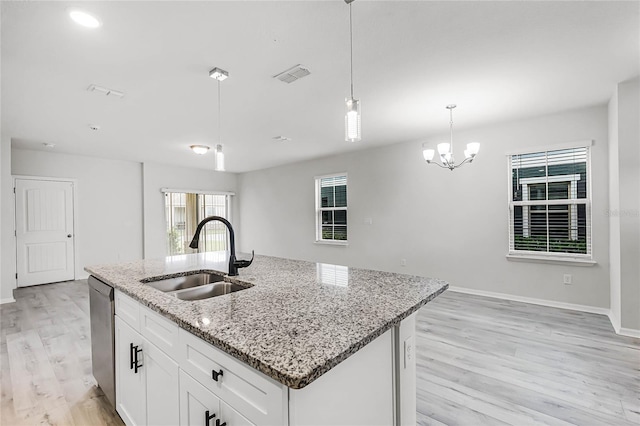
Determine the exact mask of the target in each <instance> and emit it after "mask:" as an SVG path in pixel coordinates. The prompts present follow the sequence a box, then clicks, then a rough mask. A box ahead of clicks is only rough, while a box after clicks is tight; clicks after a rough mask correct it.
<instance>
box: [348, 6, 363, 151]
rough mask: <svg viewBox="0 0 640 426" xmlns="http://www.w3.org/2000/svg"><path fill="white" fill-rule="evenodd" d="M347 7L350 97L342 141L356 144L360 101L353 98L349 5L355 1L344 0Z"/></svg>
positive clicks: (351, 32) (360, 136)
mask: <svg viewBox="0 0 640 426" xmlns="http://www.w3.org/2000/svg"><path fill="white" fill-rule="evenodd" d="M344 1H345V3H347V4H348V5H349V57H350V69H351V96H350V97H348V98H347V99H346V101H345V107H346V112H345V116H344V134H345V135H344V139H345V140H346V141H347V142H358V141H359V140H361V139H362V130H361V127H360V101H359V100H357V99H355V98H354V97H353V24H352V21H351V3H353V2H354V1H355V0H344Z"/></svg>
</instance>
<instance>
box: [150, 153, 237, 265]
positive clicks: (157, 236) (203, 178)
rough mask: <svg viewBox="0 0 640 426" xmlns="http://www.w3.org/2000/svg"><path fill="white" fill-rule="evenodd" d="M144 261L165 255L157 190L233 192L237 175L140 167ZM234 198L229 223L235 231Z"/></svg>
mask: <svg viewBox="0 0 640 426" xmlns="http://www.w3.org/2000/svg"><path fill="white" fill-rule="evenodd" d="M142 169H143V185H144V189H143V196H144V212H145V214H144V257H145V258H146V259H150V258H156V257H164V256H166V254H167V237H166V233H167V225H166V222H165V217H164V208H165V207H164V205H165V204H164V203H165V200H164V196H163V194H162V193H161V192H160V189H161V188H171V189H183V190H201V191H225V192H236V189H237V188H236V187H237V175H236V174H234V173H221V172H215V171H212V170H204V169H195V168H185V167H176V166H168V165H164V164H154V163H144V164H143V166H142ZM237 206H238V197H233V201H232V204H231V216H232V217H231V222H232V224H233V225H234V229H237V228H238V227H237V226H236V222H238V219H237V217H238V215H237V213H236V212H237Z"/></svg>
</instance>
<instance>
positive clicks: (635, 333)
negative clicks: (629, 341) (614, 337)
mask: <svg viewBox="0 0 640 426" xmlns="http://www.w3.org/2000/svg"><path fill="white" fill-rule="evenodd" d="M616 333H618V334H619V335H621V336H627V337H635V338H636V339H640V330H635V329H633V328H624V327H621V328H620V331H616Z"/></svg>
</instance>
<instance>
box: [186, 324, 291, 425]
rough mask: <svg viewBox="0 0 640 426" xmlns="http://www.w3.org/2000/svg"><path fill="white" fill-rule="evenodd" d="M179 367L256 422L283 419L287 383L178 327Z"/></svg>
mask: <svg viewBox="0 0 640 426" xmlns="http://www.w3.org/2000/svg"><path fill="white" fill-rule="evenodd" d="M178 335H179V338H180V344H179V346H180V350H179V358H178V359H179V361H178V362H179V364H180V369H181V370H183V371H186V372H187V373H189V374H190V375H191V377H192V378H194V379H196V380H197V381H198V382H199V383H200V384H202V385H203V386H204V387H205V388H206V389H208V390H209V391H210V392H212V393H213V394H215V395H217V396H218V397H219V398H220V400H222V401H224V402H225V403H227V404H229V405H230V406H232V407H233V408H235V409H236V410H238V411H240V412H241V413H242V414H243V415H244V417H246V418H248V419H250V420H251V421H252V422H253V423H255V424H259V425H281V424H285V422H286V410H287V407H286V403H287V387H286V386H284V385H282V384H281V383H278V382H276V381H275V380H273V379H271V378H270V377H267V376H265V375H264V374H262V373H260V372H258V371H257V370H255V369H253V368H251V367H249V366H248V365H246V364H244V363H242V362H240V361H238V360H237V359H235V358H233V357H231V356H230V355H228V354H226V353H224V352H222V351H221V350H220V349H218V348H216V347H214V346H212V345H210V344H209V343H207V342H205V341H204V340H202V339H200V338H198V337H196V336H194V335H193V334H191V333H189V332H188V331H185V330H182V329H180V331H179V333H178Z"/></svg>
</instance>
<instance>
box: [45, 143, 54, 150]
mask: <svg viewBox="0 0 640 426" xmlns="http://www.w3.org/2000/svg"><path fill="white" fill-rule="evenodd" d="M42 145H44V147H45V148H49V149H52V148H55V147H56V144H55V143H46V142H45V143H43V144H42Z"/></svg>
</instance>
